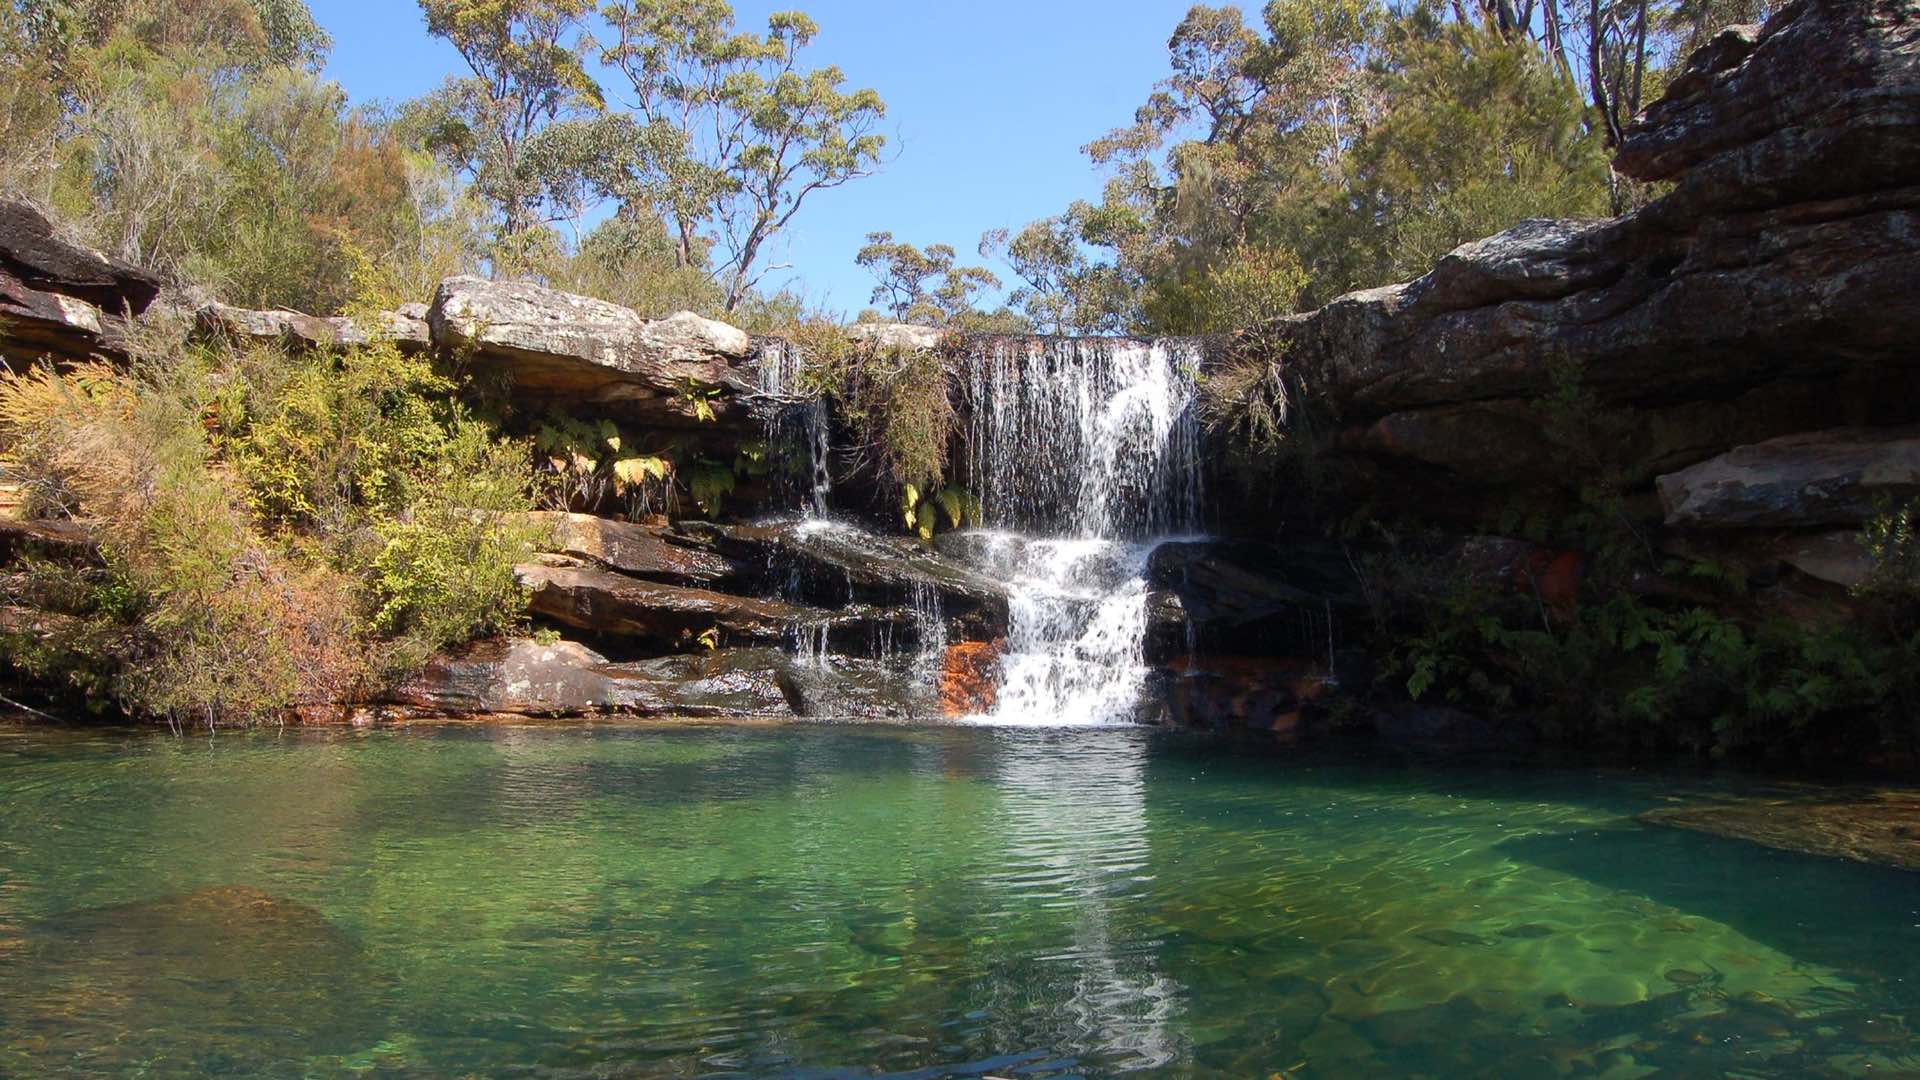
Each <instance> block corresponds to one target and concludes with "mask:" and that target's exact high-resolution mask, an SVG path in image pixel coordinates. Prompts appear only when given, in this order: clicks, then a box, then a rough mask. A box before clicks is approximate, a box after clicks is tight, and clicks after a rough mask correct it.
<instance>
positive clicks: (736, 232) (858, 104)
mask: <svg viewBox="0 0 1920 1080" xmlns="http://www.w3.org/2000/svg"><path fill="white" fill-rule="evenodd" d="M602 15H603V16H604V18H605V20H606V26H607V30H608V39H607V40H606V41H605V42H604V43H603V47H602V52H601V59H602V61H603V62H604V63H605V64H606V65H607V66H608V67H609V68H612V69H613V70H615V71H617V72H619V73H620V74H621V75H622V76H624V78H625V80H626V83H627V88H626V91H625V92H624V94H623V95H621V96H622V97H623V98H624V101H623V104H625V105H626V106H627V107H628V108H629V109H630V110H631V114H632V118H633V122H632V123H631V124H630V125H628V126H627V127H626V129H625V130H626V135H627V140H628V144H627V146H628V148H627V152H626V154H625V155H624V157H623V158H621V159H620V160H619V161H618V162H617V163H616V164H615V166H614V167H612V168H610V169H608V170H607V173H608V174H609V176H608V179H609V181H610V182H608V183H607V184H605V185H604V187H605V190H606V191H607V192H608V193H609V194H611V195H613V196H614V197H615V198H618V199H620V200H622V201H623V202H633V203H646V204H648V208H649V209H650V210H651V211H652V212H653V213H655V214H657V215H658V216H659V217H660V218H661V219H662V220H663V221H665V222H667V224H668V227H669V229H670V231H671V233H672V235H673V236H674V238H675V242H676V246H677V256H676V257H677V259H678V260H679V261H680V263H681V265H692V264H694V263H695V262H696V260H697V255H698V253H699V251H700V250H701V247H702V243H701V241H702V238H703V237H707V238H710V239H711V240H712V242H713V244H712V252H713V261H712V265H711V267H710V272H711V273H712V275H713V276H714V278H715V279H716V281H717V282H718V283H719V285H720V287H721V290H722V292H723V294H724V302H723V306H724V308H725V309H726V310H728V311H732V310H734V309H735V308H736V307H738V306H739V304H740V303H741V301H742V300H743V299H745V298H746V297H747V295H748V294H749V292H750V291H751V290H752V289H753V288H754V286H755V285H756V284H757V283H758V282H759V281H760V280H761V279H762V278H764V277H765V275H766V274H767V273H769V272H770V271H771V270H773V269H777V268H778V267H776V266H775V265H773V264H771V263H770V262H769V261H768V259H767V256H768V252H769V250H770V245H772V244H773V242H774V241H775V240H776V239H778V238H779V237H780V236H781V235H782V234H783V233H785V232H786V231H787V229H788V228H789V227H790V226H791V224H792V222H793V220H794V218H795V217H796V216H798V215H799V213H800V211H801V210H802V208H803V207H804V206H805V205H806V203H807V202H808V200H809V199H810V198H811V197H812V196H813V195H815V194H816V193H818V192H821V191H825V190H829V189H832V188H837V187H840V186H842V185H844V184H847V183H849V182H851V181H854V180H858V179H860V178H862V177H865V176H868V175H871V174H872V173H873V172H874V171H875V170H876V169H877V168H878V167H879V166H880V164H881V160H882V154H883V152H884V149H885V146H886V138H885V136H883V135H882V134H880V133H879V131H878V130H877V129H878V127H879V125H880V122H881V120H882V118H883V117H884V116H885V114H886V106H885V104H884V103H883V102H882V101H881V100H880V96H879V95H878V94H877V93H875V92H874V91H873V90H870V89H858V90H848V89H846V86H845V83H846V79H845V76H844V75H843V74H842V72H841V71H840V69H839V68H837V67H834V66H831V65H829V66H826V67H820V68H811V69H809V68H808V67H806V66H805V65H804V63H803V62H802V56H801V54H802V52H803V50H805V49H806V47H807V46H808V45H810V44H811V43H812V42H813V40H814V39H815V37H816V36H817V35H818V34H819V26H818V24H816V23H815V22H814V21H813V20H812V19H810V18H808V17H807V16H806V15H804V14H801V13H799V12H776V13H775V14H773V15H772V16H770V17H769V18H768V21H767V30H766V33H765V34H754V33H749V32H744V31H741V30H739V29H737V27H736V25H735V20H734V13H733V9H732V8H731V7H730V6H729V5H728V4H727V3H725V2H724V0H609V2H608V3H607V4H606V5H605V6H604V7H603V9H602Z"/></svg>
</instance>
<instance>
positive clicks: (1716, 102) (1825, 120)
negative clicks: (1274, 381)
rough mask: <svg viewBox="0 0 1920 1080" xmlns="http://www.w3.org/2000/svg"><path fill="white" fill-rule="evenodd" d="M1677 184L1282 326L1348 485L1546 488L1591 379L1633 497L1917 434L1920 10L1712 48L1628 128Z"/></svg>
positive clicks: (1503, 240) (1487, 243) (1742, 34)
mask: <svg viewBox="0 0 1920 1080" xmlns="http://www.w3.org/2000/svg"><path fill="white" fill-rule="evenodd" d="M1617 165H1618V168H1619V169H1620V171H1621V172H1623V173H1625V174H1626V175H1629V176H1632V177H1635V178H1638V179H1641V180H1647V181H1661V182H1669V183H1671V184H1672V185H1673V187H1672V190H1671V191H1670V192H1669V193H1668V194H1666V195H1665V196H1664V197H1662V198H1661V199H1659V200H1658V201H1656V202H1655V203H1653V204H1652V205H1650V206H1648V207H1647V208H1646V209H1644V210H1641V211H1639V212H1638V213H1635V214H1631V215H1629V216H1626V217H1623V218H1619V219H1615V220H1611V221H1529V222H1524V223H1522V224H1520V225H1518V226H1516V227H1514V228H1512V229H1510V230H1508V231H1507V232H1504V233H1501V234H1499V235H1497V236H1493V237H1489V238H1487V239H1485V240H1481V241H1478V242H1475V243H1471V244H1467V245H1465V246H1463V247H1461V248H1460V249H1458V250H1456V251H1455V252H1453V253H1452V254H1451V255H1449V256H1448V257H1447V258H1446V259H1444V260H1442V262H1441V263H1440V265H1438V266H1437V267H1435V268H1434V270H1433V271H1432V272H1431V273H1429V274H1428V275H1427V276H1425V277H1423V278H1421V279H1419V280H1417V281H1413V282H1410V283H1407V284H1404V285H1394V286H1389V287H1386V288H1381V289H1374V290H1370V291H1366V292H1361V293H1355V294H1352V295H1349V296H1345V297H1342V298H1340V299H1338V300H1336V301H1334V302H1332V303H1330V304H1328V305H1327V306H1326V307H1325V308H1322V309H1320V310H1318V311H1315V312H1311V313H1309V314H1306V315H1302V316H1297V317H1295V318H1292V319H1290V320H1288V321H1287V322H1286V323H1285V324H1284V325H1282V326H1279V327H1276V328H1275V329H1274V333H1273V334H1272V339H1271V340H1272V344H1273V348H1274V350H1275V353H1274V355H1276V356H1278V357H1280V358H1281V362H1282V363H1283V364H1284V367H1285V370H1286V372H1287V374H1288V376H1289V377H1290V379H1291V381H1292V382H1293V384H1294V385H1295V386H1296V387H1298V389H1299V391H1300V394H1301V397H1302V399H1303V401H1304V402H1305V403H1306V407H1307V408H1308V409H1310V410H1311V409H1316V408H1317V409H1319V410H1320V411H1321V412H1323V413H1324V414H1326V415H1327V416H1328V417H1330V418H1331V419H1332V420H1333V421H1334V422H1335V423H1336V424H1337V427H1338V430H1339V435H1338V436H1337V437H1336V439H1335V440H1334V447H1333V449H1334V451H1335V453H1336V454H1337V455H1340V456H1342V457H1343V458H1345V459H1346V464H1348V465H1349V466H1350V467H1352V475H1353V476H1355V477H1357V478H1358V480H1359V482H1363V483H1373V484H1378V485H1382V486H1384V487H1386V488H1389V489H1410V488H1411V489H1421V490H1432V485H1435V484H1438V485H1441V486H1442V487H1443V488H1444V489H1446V490H1448V491H1451V492H1455V493H1458V494H1460V495H1462V496H1465V497H1467V498H1469V499H1470V498H1471V497H1472V496H1473V494H1474V493H1476V492H1484V491H1487V490H1490V489H1496V488H1499V489H1510V488H1512V487H1514V486H1524V485H1527V484H1530V483H1534V482H1537V481H1541V480H1550V479H1554V478H1555V477H1554V476H1553V473H1554V471H1555V470H1564V469H1565V468H1567V467H1568V466H1567V463H1566V461H1565V459H1564V457H1561V456H1556V455H1555V454H1554V453H1553V449H1554V444H1553V439H1552V438H1551V436H1550V434H1549V429H1550V425H1551V423H1552V421H1553V417H1552V415H1551V408H1552V407H1551V406H1550V405H1548V404H1546V400H1547V399H1548V398H1549V397H1550V396H1551V395H1553V394H1554V393H1555V391H1556V390H1557V389H1559V388H1562V387H1564V386H1566V385H1568V384H1573V385H1577V387H1578V388H1579V389H1580V390H1581V391H1583V392H1584V393H1587V394H1590V395H1591V396H1592V397H1593V399H1594V400H1595V401H1596V402H1597V403H1598V404H1599V405H1600V406H1601V407H1602V408H1604V409H1606V410H1607V411H1608V413H1609V415H1610V416H1611V417H1612V419H1613V420H1614V421H1615V422H1616V425H1617V430H1616V431H1614V432H1613V433H1612V436H1611V438H1610V439H1609V440H1608V441H1609V443H1610V445H1608V446H1605V447H1600V448H1598V449H1600V450H1601V452H1602V453H1603V454H1604V455H1605V456H1606V457H1608V458H1609V459H1610V463H1611V464H1612V465H1614V466H1615V467H1617V468H1619V469H1620V470H1621V471H1622V472H1623V473H1624V474H1625V475H1627V476H1628V477H1629V478H1630V479H1631V480H1632V481H1634V482H1640V483H1644V482H1646V481H1647V480H1650V479H1651V478H1652V477H1654V476H1656V475H1660V474H1663V473H1667V472H1671V471H1674V470H1676V469H1680V468H1684V467H1686V466H1689V465H1693V464H1695V463H1697V462H1699V461H1701V460H1702V459H1704V458H1707V457H1710V456H1712V455H1714V454H1716V453H1720V452H1722V451H1725V450H1727V449H1730V448H1732V447H1734V446H1739V445H1743V444H1747V443H1753V442H1760V441H1763V440H1766V439H1771V438H1775V437H1778V436H1782V435H1787V434H1793V433H1797V432H1806V431H1814V430H1820V429H1825V428H1831V427H1841V426H1878V425H1888V424H1901V423H1907V422H1910V421H1913V420H1915V419H1920V406H1917V405H1916V403H1917V402H1920V396H1916V394H1915V391H1916V390H1920V364H1916V363H1915V362H1914V359H1915V353H1914V349H1913V346H1912V335H1911V330H1910V325H1911V323H1912V322H1913V320H1914V317H1915V316H1916V314H1920V13H1916V10H1915V9H1914V7H1913V5H1912V4H1910V3H1907V2H1905V0H1802V2H1799V3H1795V4H1791V5H1788V6H1787V7H1786V8H1784V9H1782V10H1781V11H1780V12H1779V13H1778V14H1777V15H1776V16H1775V17H1774V18H1773V19H1772V20H1771V21H1770V22H1768V23H1767V24H1766V25H1765V26H1763V27H1735V28H1731V29H1729V30H1727V31H1725V32H1723V33H1722V34H1721V35H1720V36H1719V37H1718V38H1716V39H1715V40H1714V41H1713V43H1712V45H1711V46H1710V47H1708V48H1706V49H1703V50H1702V51H1701V52H1700V53H1699V54H1697V55H1696V56H1694V57H1693V58H1692V60H1691V61H1690V62H1689V63H1688V64H1687V65H1686V67H1685V68H1684V70H1683V71H1682V73H1681V74H1680V75H1679V76H1678V77H1677V78H1676V79H1675V80H1674V81H1673V83H1672V85H1671V86H1670V87H1669V88H1668V90H1667V93H1666V95H1665V96H1664V97H1663V98H1662V99H1661V100H1659V101H1658V102H1656V103H1655V104H1653V105H1652V106H1651V107H1649V108H1648V110H1647V111H1646V112H1645V114H1643V115H1642V116H1641V117H1640V118H1639V119H1638V120H1637V121H1636V122H1635V123H1634V124H1633V126H1632V127H1631V128H1630V129H1629V131H1628V132H1627V134H1626V139H1625V142H1624V144H1623V145H1622V147H1621V150H1620V154H1619V157H1618V161H1617Z"/></svg>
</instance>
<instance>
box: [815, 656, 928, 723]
mask: <svg viewBox="0 0 1920 1080" xmlns="http://www.w3.org/2000/svg"><path fill="white" fill-rule="evenodd" d="M781 683H782V685H783V686H784V687H785V688H786V690H787V692H788V696H789V698H790V699H791V700H792V701H793V707H794V712H796V713H798V714H799V715H801V716H804V717H807V718H808V719H811V720H911V719H930V718H934V717H938V716H940V715H941V711H940V702H939V699H938V696H937V694H936V693H935V691H934V690H933V688H932V686H931V685H930V684H929V681H928V680H927V679H926V678H924V677H923V676H922V674H921V673H920V672H918V671H916V670H915V667H914V665H913V663H912V658H910V657H908V658H899V657H894V658H871V657H857V656H834V655H829V656H823V657H820V658H819V659H817V660H811V661H809V660H795V661H794V662H793V663H792V664H791V665H790V666H789V667H788V668H787V669H786V672H785V673H784V674H783V676H782V679H781Z"/></svg>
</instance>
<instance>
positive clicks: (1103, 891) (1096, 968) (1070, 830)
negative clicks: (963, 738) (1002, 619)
mask: <svg viewBox="0 0 1920 1080" xmlns="http://www.w3.org/2000/svg"><path fill="white" fill-rule="evenodd" d="M1146 765H1147V737H1146V735H1145V734H1144V733H1140V732H1127V733H1122V734H1116V735H1114V736H1113V737H1110V738H1104V739H1099V740H1084V739H1080V740H1076V739H1074V738H1073V737H1072V736H1064V737H1063V736H1059V735H1043V734H1040V733H1036V732H1021V733H1009V734H1008V736H1007V737H1006V738H1005V739H1003V740H1002V743H1001V754H1000V759H999V762H998V768H997V769H996V770H995V779H996V781H997V784H998V787H999V788H1000V789H1001V790H1002V791H1003V792H1004V793H1005V794H1004V798H1003V801H1002V804H1001V813H1000V817H999V822H998V824H999V829H998V830H996V831H997V832H998V833H999V835H1001V836H1002V837H1004V841H1005V845H1006V849H1005V854H1004V856H1003V866H1002V867H1001V869H1000V870H999V871H998V872H997V873H995V874H994V875H993V876H992V877H991V878H989V879H988V880H989V882H990V883H991V884H992V885H994V886H996V887H1000V888H1004V889H1005V890H1006V892H1007V898H1006V909H1005V912H1004V917H1006V918H1009V919H1012V918H1018V917H1019V913H1020V912H1021V911H1022V910H1023V909H1024V908H1027V907H1030V906H1036V905H1037V906H1044V907H1048V908H1054V909H1060V910H1064V911H1066V912H1068V913H1069V915H1070V916H1071V930H1070V938H1069V939H1068V940H1066V941H1063V942H1061V943H1060V945H1059V946H1058V947H1056V948H1054V949H1051V950H1049V951H1048V952H1046V953H1045V954H1043V955H1039V956H1036V957H1033V958H1032V960H1033V962H1034V963H1036V964H1037V965H1040V966H1041V967H1042V968H1043V969H1044V970H1050V971H1053V972H1055V973H1057V974H1056V977H1055V978H1053V979H1050V980H1048V982H1049V985H1048V986H1047V988H1046V990H1047V993H1046V1000H1047V1001H1048V1003H1049V1008H1050V1009H1051V1010H1052V1011H1053V1012H1054V1013H1055V1015H1056V1016H1057V1017H1058V1018H1059V1019H1060V1021H1061V1022H1062V1028H1063V1030H1066V1031H1070V1032H1071V1033H1072V1036H1071V1038H1072V1044H1073V1045H1075V1046H1079V1047H1087V1048H1092V1049H1094V1050H1096V1051H1097V1052H1098V1053H1099V1055H1100V1057H1101V1058H1102V1059H1103V1060H1106V1061H1109V1062H1110V1063H1111V1064H1112V1066H1113V1067H1115V1068H1146V1067H1151V1066H1157V1065H1166V1064H1168V1063H1170V1062H1173V1061H1175V1060H1177V1059H1178V1058H1179V1056H1180V1050H1181V1039H1180V1036H1179V1032H1178V1028H1177V1027H1176V1026H1175V1024H1174V1023H1173V1021H1174V1020H1175V1018H1176V1017H1177V1016H1178V1015H1179V1014H1180V1011H1181V992H1180V986H1179V984H1178V983H1176V982H1174V981H1173V980H1172V979H1170V978H1168V977H1167V976H1166V975H1165V974H1164V973H1163V972H1162V971H1161V970H1160V965H1159V963H1158V959H1159V957H1158V951H1157V949H1156V946H1157V944H1158V943H1157V942H1155V941H1153V940H1151V939H1150V938H1149V939H1144V940H1143V939H1140V938H1138V937H1135V936H1134V935H1132V934H1130V933H1128V930H1129V927H1127V926H1126V925H1125V923H1124V919H1125V917H1126V913H1127V910H1128V908H1129V906H1130V904H1131V903H1132V902H1133V901H1135V900H1136V899H1137V898H1138V897H1140V896H1142V895H1144V894H1145V893H1147V891H1148V890H1149V889H1150V888H1151V886H1152V885H1153V883H1154V877H1153V868H1152V866H1151V865H1150V863H1151V854H1152V848H1151V842H1150V838H1149V836H1148V830H1147V785H1146ZM1116 923H1119V924H1120V925H1117V926H1116Z"/></svg>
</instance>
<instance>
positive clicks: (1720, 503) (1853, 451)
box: [1659, 428, 1920, 529]
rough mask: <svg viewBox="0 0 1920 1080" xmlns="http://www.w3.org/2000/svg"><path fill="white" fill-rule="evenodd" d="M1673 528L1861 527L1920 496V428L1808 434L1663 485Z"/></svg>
mask: <svg viewBox="0 0 1920 1080" xmlns="http://www.w3.org/2000/svg"><path fill="white" fill-rule="evenodd" d="M1659 489H1660V501H1661V503H1662V505H1663V506H1664V507H1665V508H1666V512H1667V524H1668V525H1671V526H1678V527H1686V528H1722V529H1725V528H1754V527H1764V526H1794V527H1805V526H1819V525H1858V524H1860V523H1861V522H1863V521H1865V520H1867V519H1868V518H1869V517H1871V516H1873V514H1874V513H1875V512H1876V508H1877V507H1878V506H1879V505H1880V503H1881V502H1883V501H1892V502H1894V503H1900V502H1904V501H1906V500H1907V499H1910V498H1913V497H1914V496H1915V495H1920V428H1900V429H1890V430H1876V429H1858V428H1853V429H1842V430H1838V431H1818V432H1807V433H1804V434H1798V435H1789V436H1786V437H1784V438H1779V439H1772V440H1769V441H1767V442H1763V443H1758V444H1755V445H1752V446H1742V447H1738V448H1736V449H1733V450H1730V451H1728V452H1726V453H1724V454H1721V455H1720V456H1718V457H1715V458H1713V459H1711V460H1708V461H1703V462H1701V463H1700V464H1698V465H1695V466H1693V467H1691V468H1688V469H1683V470H1681V471H1680V472H1677V473H1672V474H1670V475H1667V476H1663V477H1661V478H1660V481H1659Z"/></svg>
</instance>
